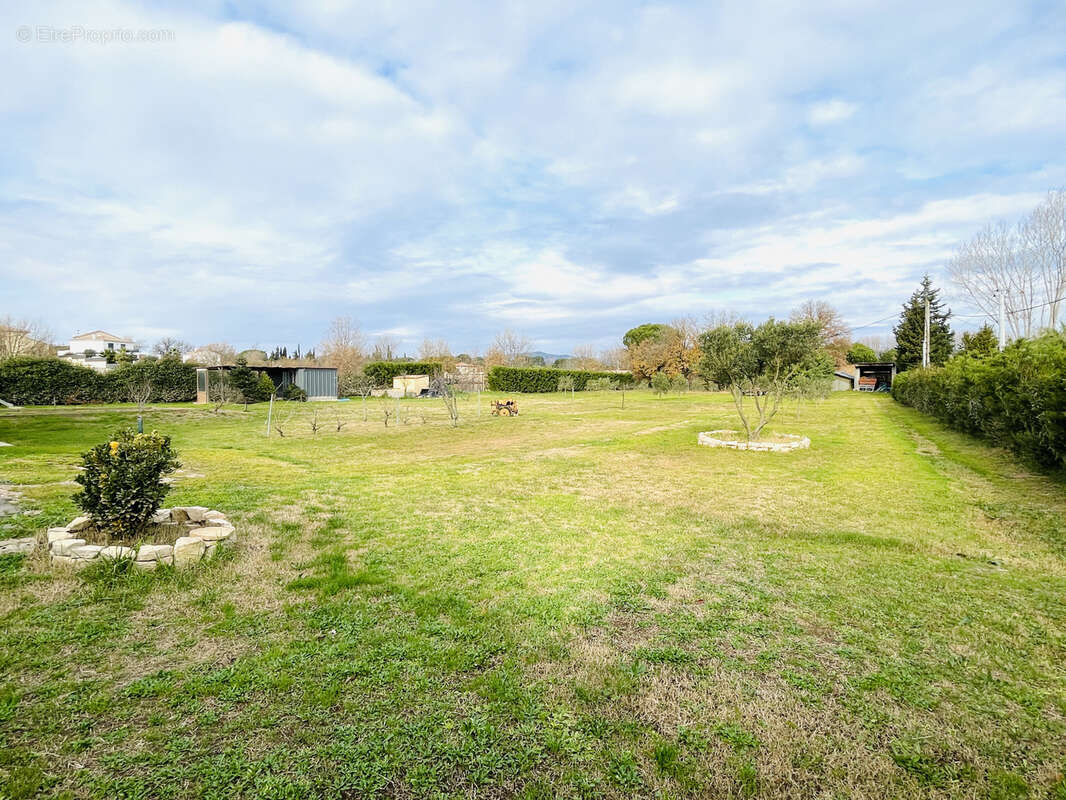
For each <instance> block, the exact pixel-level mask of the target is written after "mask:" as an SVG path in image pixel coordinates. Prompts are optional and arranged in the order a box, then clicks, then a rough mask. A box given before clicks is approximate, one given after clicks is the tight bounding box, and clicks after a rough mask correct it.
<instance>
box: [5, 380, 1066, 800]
mask: <svg viewBox="0 0 1066 800" xmlns="http://www.w3.org/2000/svg"><path fill="white" fill-rule="evenodd" d="M619 401H620V398H619V396H618V395H617V394H616V393H603V394H591V395H582V394H578V395H577V396H576V398H575V399H573V400H571V398H570V397H569V396H563V395H545V396H531V397H527V396H523V397H521V398H520V400H519V402H520V406H521V410H522V414H521V416H519V417H517V418H512V419H506V418H503V419H501V418H496V417H491V416H489V415H488V408H487V398H482V403H483V404H484V405H483V410H482V414H481V415H480V416H478V415H477V414H476V410H475V401H474V400H473V399H466V400H464V401H463V404H462V409H461V413H462V415H463V416H462V420H461V425H460V427H458V428H457V429H453V428H451V427H450V426H449V425H448V422H447V418H446V415H445V411H444V408H443V405H442V404H441V403H440V401H434V400H427V401H408V402H407V403H406V404H405V405H406V407H407V411H406V412H405V413H406V416H407V421H406V424H405V423H404V422H403V421H402V420H400V421H395V420H394V421H390V424H389V427H388V428H385V427H384V425H383V420H382V415H381V411H380V406H381V404H380V403H379V402H378V401H376V400H375V401H371V402H370V403H368V404H367V407H368V409H369V412H370V418H369V421H367V422H363V421H362V414H361V406H360V403H359V402H358V401H355V402H352V403H339V404H305V405H301V406H298V407H297V408H296V409H295V411H294V410H293V408H292V406H287V407H285V408H283V409H281V411H280V417H281V419H282V421H283V425H282V427H283V429H284V430H285V434H286V435H285V437H284V438H279V437H278V436H277V434H276V433H275V434H274V435H273V436H271V438H269V439H268V438H266V437H265V436H264V428H265V416H266V409H265V408H264V407H253V408H251V409H250V410H249V411H248V412H244V411H242V410H241V409H240V408H239V407H233V408H229V409H227V410H226V411H225V413H224V414H222V415H219V416H216V415H214V414H212V413H211V412H210V410H207V409H204V408H197V407H192V406H185V407H178V408H159V409H153V410H150V411H149V412H148V413H147V415H146V428H154V429H157V430H160V431H161V432H164V433H167V434H169V435H171V436H172V437H173V441H174V444H175V447H176V448H177V450H178V451H179V454H180V457H181V460H182V462H183V472H182V474H181V475H180V476H179V480H178V482H177V483H176V485H175V489H174V491H173V492H172V494H171V496H170V498H169V499H168V504H171V505H173V504H198V505H208V506H212V507H215V508H218V509H219V510H221V511H224V512H226V513H227V514H228V515H230V518H231V519H232V520H233V521H234V522H235V523H236V524H237V527H238V536H239V541H238V543H237V544H236V546H235V547H233V548H231V549H229V550H228V551H226V552H224V553H223V554H222V556H221V557H220V558H217V559H215V560H214V561H213V562H212V563H210V564H206V565H203V566H202V567H201V568H199V569H198V570H196V571H194V572H190V573H179V574H174V573H172V572H160V573H155V574H142V573H137V574H134V575H131V576H127V577H123V578H120V579H118V580H112V581H108V580H106V579H104V578H101V577H99V576H97V577H96V578H94V579H91V580H90V579H88V578H85V577H79V576H74V575H69V574H58V575H53V574H51V573H50V572H49V570H48V568H47V562H46V560H45V558H44V557H43V556H42V555H35V556H33V557H30V558H23V557H5V558H3V559H0V737H2V738H0V797H11V798H17V797H29V796H34V795H35V794H36V793H40V794H41V795H42V796H53V795H63V794H64V793H65V794H66V795H68V796H74V797H102V798H103V797H106V798H119V797H130V798H149V797H150V798H155V797H208V798H222V797H279V798H280V797H291V798H305V797H318V796H322V797H335V798H360V797H373V796H379V797H511V796H518V797H524V798H549V797H569V796H573V797H601V796H602V797H633V796H640V797H766V798H777V797H822V798H852V797H883V798H889V797H892V798H895V797H966V798H977V797H980V798H984V797H998V798H1020V797H1053V798H1066V781H1064V779H1063V770H1064V768H1066V561H1064V557H1066V491H1064V486H1063V484H1062V482H1057V481H1056V480H1054V479H1051V478H1048V477H1046V476H1041V475H1038V474H1034V473H1032V472H1030V471H1029V470H1027V469H1026V468H1025V467H1024V466H1023V465H1021V464H1019V463H1018V462H1017V461H1015V460H1014V459H1012V458H1011V457H1010V456H1008V455H1006V454H1004V453H1003V452H1000V451H997V450H994V449H991V448H989V447H986V446H985V445H983V444H981V443H979V442H976V441H975V440H972V439H969V438H967V437H964V436H962V435H959V434H956V433H953V432H950V431H946V430H944V429H943V428H942V427H940V426H939V425H938V424H937V423H935V422H933V421H931V420H929V419H927V418H924V417H922V416H921V415H919V414H917V413H916V412H913V411H912V410H910V409H906V408H903V407H900V406H898V405H896V404H894V403H893V401H892V400H891V399H889V398H887V397H882V396H866V395H858V394H853V393H842V394H841V395H837V396H834V397H833V398H832V399H830V400H828V401H826V402H824V403H821V404H815V405H809V406H804V408H803V409H801V410H800V411H799V413H798V415H797V411H796V409H794V408H789V409H787V410H786V411H784V412H783V413H782V414H781V415H780V416H779V419H778V420H777V421H776V422H775V425H774V430H776V431H778V432H786V433H787V432H795V433H804V434H807V435H809V436H810V437H811V440H812V446H811V449H810V450H809V451H798V452H795V453H791V454H773V453H744V452H734V451H723V450H713V449H709V448H703V447H697V446H696V444H695V441H696V434H697V432H698V431H700V430H709V429H713V428H722V427H726V426H730V425H732V424H733V415H732V407H731V404H730V402H729V400H728V398H727V397H726V396H724V395H714V394H703V393H697V394H688V395H684V396H672V397H668V398H665V399H658V398H655V397H652V396H651V395H650V394H647V393H640V392H638V393H630V394H627V396H626V399H625V408H624V409H622V408H620V407H619ZM316 410H317V413H318V420H319V423H320V426H321V427H320V430H319V432H318V434H317V435H314V436H313V435H312V433H311V429H310V423H309V421H310V417H311V414H313V413H314V412H315V411H316ZM135 414H136V411H135V409H132V408H130V407H125V408H122V407H111V408H103V407H92V408H87V407H81V408H71V409H26V410H21V411H12V412H4V413H2V414H0V441H5V442H9V443H11V444H12V445H13V446H12V447H4V448H0V481H5V482H11V483H14V484H19V485H20V486H16V487H15V488H17V489H19V490H21V491H22V492H23V497H22V500H21V505H22V507H23V508H24V509H27V510H30V511H39V512H40V513H39V514H36V515H34V516H26V515H20V516H18V517H9V518H7V519H5V520H4V521H2V522H0V536H15V535H27V533H28V532H36V531H43V529H44V528H45V527H47V526H49V525H55V524H62V523H64V522H66V521H67V520H68V519H69V518H70V517H71V516H73V514H74V506H73V505H72V503H71V502H70V495H71V494H72V492H73V490H74V489H76V488H77V487H75V486H71V485H70V484H69V481H70V480H71V479H72V478H73V476H74V475H75V474H76V473H75V465H76V463H77V461H78V454H79V453H80V452H81V451H83V450H85V449H87V448H88V447H89V446H90V445H92V444H95V443H97V442H100V441H103V440H104V439H105V437H106V436H107V435H108V434H109V433H110V432H111V431H112V430H114V429H115V428H117V427H119V426H121V425H124V424H129V423H130V422H131V420H132V419H133V418H134V416H135ZM290 415H291V416H290ZM423 416H424V421H423ZM339 424H340V425H342V427H341V428H340V430H338V429H337V428H338V425H339Z"/></svg>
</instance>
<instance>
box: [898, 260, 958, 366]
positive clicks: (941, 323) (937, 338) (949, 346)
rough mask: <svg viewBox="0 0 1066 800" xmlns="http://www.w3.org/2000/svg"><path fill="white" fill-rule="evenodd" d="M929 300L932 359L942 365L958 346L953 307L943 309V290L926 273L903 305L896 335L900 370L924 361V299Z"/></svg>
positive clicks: (930, 356) (936, 363)
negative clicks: (951, 324)
mask: <svg viewBox="0 0 1066 800" xmlns="http://www.w3.org/2000/svg"><path fill="white" fill-rule="evenodd" d="M927 300H928V301H929V363H930V364H933V365H938V366H939V365H943V364H944V363H945V362H947V360H948V358H950V357H951V353H952V351H953V350H954V349H955V346H954V342H955V336H954V334H953V333H952V332H951V326H950V325H948V319H949V318H950V317H951V309H946V310H945V309H944V302H943V301H942V300H941V299H940V290H939V289H934V288H933V279H932V278H930V277H929V276H928V275H926V276H925V277H924V278H922V285H921V286H920V287H918V289H917V290H915V292H914V294H912V295H911V299H910V300H908V301H907V302H906V303H904V305H903V311H902V312H901V313H900V315H899V324H898V325H896V327H895V328H893V330H892V332H893V333H894V334H895V335H896V366H897V368H898V369H900V370H905V369H910V368H911V367H920V366H921V365H922V339H923V338H924V336H925V303H926V301H927Z"/></svg>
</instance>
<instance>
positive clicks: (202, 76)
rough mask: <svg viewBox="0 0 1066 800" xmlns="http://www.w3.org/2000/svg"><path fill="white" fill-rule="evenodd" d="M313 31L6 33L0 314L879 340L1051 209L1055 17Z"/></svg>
mask: <svg viewBox="0 0 1066 800" xmlns="http://www.w3.org/2000/svg"><path fill="white" fill-rule="evenodd" d="M344 5H345V4H342V3H338V2H336V0H310V2H301V3H291V2H278V3H271V2H265V1H264V2H250V1H249V2H246V1H245V0H229V1H228V2H212V1H211V0H189V1H188V2H181V3H173V4H171V3H163V2H159V3H155V2H148V3H141V4H128V3H121V2H99V3H98V2H92V0H89V1H88V2H78V3H69V4H64V3H50V2H33V3H28V2H27V3H17V2H8V3H4V4H3V7H2V8H0V88H2V91H0V141H2V142H3V147H2V148H0V314H5V313H7V314H11V315H13V316H16V317H29V318H35V319H38V320H40V321H41V322H43V323H44V324H45V325H46V326H47V327H49V328H50V329H51V330H52V331H53V333H54V334H55V339H56V340H57V341H64V340H66V339H67V338H69V336H71V335H73V334H74V333H75V332H77V331H83V332H84V331H88V330H93V329H98V328H102V329H104V330H108V331H111V332H112V333H116V334H120V335H127V336H132V337H135V338H137V339H139V340H140V341H142V342H144V343H146V344H147V343H150V342H152V341H154V340H156V339H158V338H160V337H162V336H177V337H179V338H181V339H185V340H187V341H189V342H191V343H193V344H204V343H207V342H215V341H228V342H231V343H233V344H235V345H237V346H239V347H252V346H258V347H262V348H265V349H272V348H273V346H274V345H276V344H286V345H287V346H289V347H290V348H291V347H292V346H293V345H294V344H302V345H303V346H304V348H305V349H306V347H307V346H311V345H314V344H315V343H316V342H318V341H319V340H321V338H322V336H323V334H324V333H325V330H326V327H327V325H328V323H329V320H330V319H331V318H333V317H336V316H340V315H348V316H351V317H353V318H354V319H356V320H358V322H359V324H360V326H361V328H362V330H363V331H364V332H365V333H366V334H367V336H368V337H370V338H373V337H374V336H375V335H379V334H387V335H390V336H392V337H394V338H396V339H398V340H400V342H401V343H402V347H403V349H405V350H408V351H410V352H411V353H412V354H413V353H414V352H416V351H417V348H418V344H419V342H421V341H422V339H423V338H425V337H430V338H433V339H445V340H446V341H447V342H449V343H450V344H451V346H452V349H453V351H454V352H474V353H476V352H482V353H483V352H484V351H485V350H486V349H487V348H488V346H489V345H490V344H491V341H492V339H493V337H494V335H495V334H496V333H497V332H498V331H501V330H503V329H507V328H510V329H513V330H515V331H517V332H519V333H521V334H523V335H525V336H526V337H528V338H529V339H530V340H532V342H533V343H534V346H535V347H536V348H537V349H540V350H546V351H549V352H556V353H559V352H570V351H571V350H572V349H573V348H574V347H575V346H577V345H580V344H592V345H595V346H597V347H602V348H606V347H611V346H616V345H617V344H618V342H619V339H620V338H621V335H622V334H623V333H624V332H625V331H626V330H627V329H628V328H630V327H632V326H634V325H637V324H640V323H644V322H668V321H670V320H671V319H674V318H676V317H679V316H683V315H695V316H697V317H701V316H703V315H704V314H707V313H709V312H713V311H716V310H732V311H735V312H738V313H740V314H742V315H744V316H746V317H748V318H750V319H752V320H754V321H758V320H761V319H764V318H766V317H768V316H776V317H778V318H781V317H785V316H787V315H788V314H789V312H790V311H791V310H792V309H793V308H794V307H795V306H796V305H798V304H799V303H800V302H801V301H803V300H805V299H807V298H819V299H825V300H827V301H829V302H831V303H832V304H833V305H835V306H836V307H837V308H838V309H839V310H840V311H841V312H842V314H843V316H844V318H845V319H846V320H847V321H848V322H849V323H851V324H852V325H853V326H856V330H855V335H856V337H859V336H863V335H870V334H874V335H877V334H884V333H887V332H888V330H889V329H890V326H891V323H890V322H889V323H879V324H877V325H873V326H868V327H863V328H859V327H858V326H860V325H864V324H865V323H868V322H871V321H874V320H878V319H880V318H883V317H886V316H889V315H893V314H895V313H897V312H898V311H899V308H900V304H901V303H902V302H904V301H905V300H906V299H907V297H908V296H909V295H910V293H911V292H912V291H913V290H914V288H915V287H916V285H917V283H918V281H919V279H920V278H921V276H922V274H923V273H925V272H930V273H931V274H932V275H933V276H934V277H935V279H936V281H937V282H938V283H939V284H941V285H943V286H944V292H945V296H946V297H947V299H948V301H949V304H950V305H952V306H953V308H955V309H956V311H957V312H960V313H973V311H972V310H970V309H968V308H966V307H965V304H964V302H963V301H962V299H961V298H960V297H959V296H958V294H957V293H956V292H955V291H954V290H953V288H952V287H951V286H950V284H949V282H948V279H947V274H946V268H945V265H946V261H947V259H948V258H949V257H950V255H951V252H952V250H953V248H954V246H955V245H956V244H957V243H958V242H959V241H960V240H962V239H964V238H967V237H969V236H971V235H972V234H973V233H974V232H976V231H977V230H978V229H979V228H981V227H982V226H984V225H985V224H987V223H989V222H996V221H1000V220H1004V221H1008V222H1013V221H1014V220H1016V219H1018V218H1019V217H1020V216H1021V215H1023V214H1024V213H1026V212H1027V211H1029V210H1030V209H1032V208H1033V207H1034V206H1035V205H1036V204H1037V203H1038V202H1039V201H1040V200H1041V198H1042V197H1043V195H1044V194H1045V193H1046V192H1047V191H1048V190H1049V189H1052V188H1059V187H1062V186H1064V185H1066V147H1063V143H1064V142H1066V3H1062V2H1057V1H1054V0H1052V1H1050V2H1035V3H1027V2H1002V0H995V1H994V2H981V1H980V0H967V1H966V2H953V1H952V0H942V1H938V2H935V3H930V2H928V0H921V2H907V1H906V0H903V1H902V2H891V3H873V2H861V0H810V2H804V3H794V2H762V1H761V0H754V2H751V1H747V2H737V3H712V2H684V3H624V2H589V3H573V2H554V0H537V1H536V2H528V3H522V2H502V3H501V2H494V3H483V4H472V3H464V2H461V1H457V2H449V3H434V2H418V0H405V2H399V3H364V4H352V7H351V8H344V7H343V6H344ZM116 29H118V30H120V31H121V32H122V33H121V35H116V34H115V33H114V31H115V30H116ZM24 40H25V41H24ZM979 323H980V321H979V320H970V321H967V322H966V323H965V325H964V326H968V325H971V324H972V325H974V326H975V325H977V324H979Z"/></svg>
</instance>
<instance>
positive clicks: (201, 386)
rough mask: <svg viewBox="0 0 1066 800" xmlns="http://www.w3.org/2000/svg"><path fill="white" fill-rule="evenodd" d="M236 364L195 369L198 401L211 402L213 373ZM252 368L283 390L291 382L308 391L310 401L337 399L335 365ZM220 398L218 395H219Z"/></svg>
mask: <svg viewBox="0 0 1066 800" xmlns="http://www.w3.org/2000/svg"><path fill="white" fill-rule="evenodd" d="M234 366H235V365H234V364H223V365H221V366H217V367H200V368H198V369H197V370H196V402H197V403H207V402H210V398H211V389H212V388H213V387H214V386H215V385H216V384H213V383H212V382H211V380H212V375H211V373H221V372H229V371H230V370H232V369H233V368H234ZM249 369H251V370H253V371H255V372H257V373H259V374H260V375H262V374H263V373H266V374H267V376H268V377H269V378H270V380H272V381H274V386H275V387H277V389H278V391H279V392H280V391H281V390H283V389H284V388H285V387H286V386H288V385H289V384H295V385H296V386H299V387H300V388H301V389H303V390H304V391H305V392H306V393H307V399H308V400H336V399H337V368H336V367H290V366H254V367H253V366H249ZM216 397H217V395H216Z"/></svg>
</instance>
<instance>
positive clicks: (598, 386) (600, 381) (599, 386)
mask: <svg viewBox="0 0 1066 800" xmlns="http://www.w3.org/2000/svg"><path fill="white" fill-rule="evenodd" d="M612 388H614V381H612V380H611V379H610V378H593V379H592V380H590V381H589V382H588V383H586V384H585V391H586V392H606V391H609V390H610V389H612Z"/></svg>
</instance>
